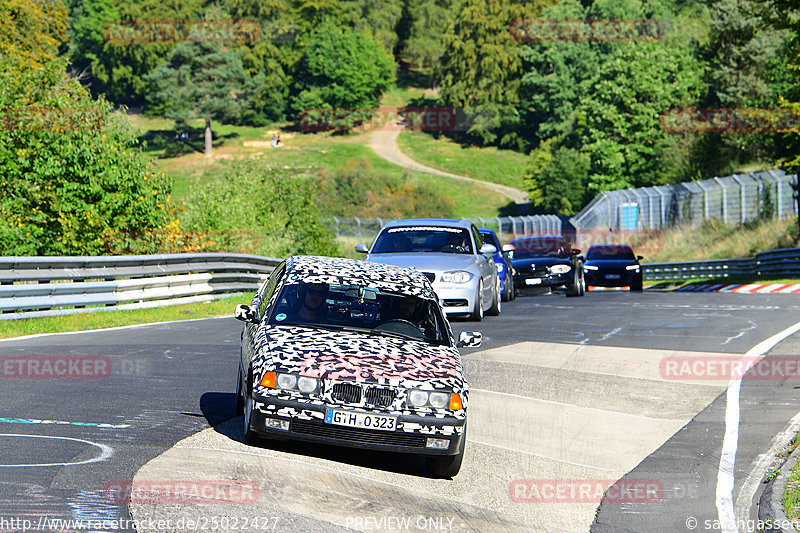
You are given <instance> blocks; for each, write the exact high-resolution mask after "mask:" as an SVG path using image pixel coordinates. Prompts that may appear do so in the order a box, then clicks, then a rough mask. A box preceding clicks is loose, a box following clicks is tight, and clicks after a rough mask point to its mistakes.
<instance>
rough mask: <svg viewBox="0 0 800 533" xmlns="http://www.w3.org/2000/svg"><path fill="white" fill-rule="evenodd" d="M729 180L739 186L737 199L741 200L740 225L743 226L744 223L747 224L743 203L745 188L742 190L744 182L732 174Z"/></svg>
mask: <svg viewBox="0 0 800 533" xmlns="http://www.w3.org/2000/svg"><path fill="white" fill-rule="evenodd" d="M731 178H733V181H735V182H736V183H738V184H739V192H740V194H739V198H740V200H741V210H742V216H741V220H742V224H744V223H745V222H747V203H746V202H745V193H746V191H745V188H744V182H743V181H741V180H740V179H739V176H737V175H736V174H733V175H732V176H731Z"/></svg>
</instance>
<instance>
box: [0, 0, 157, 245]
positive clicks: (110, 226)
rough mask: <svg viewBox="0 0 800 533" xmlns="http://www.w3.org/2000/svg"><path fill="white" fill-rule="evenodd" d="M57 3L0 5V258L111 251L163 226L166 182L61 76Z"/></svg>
mask: <svg viewBox="0 0 800 533" xmlns="http://www.w3.org/2000/svg"><path fill="white" fill-rule="evenodd" d="M59 6H60V7H63V4H60V3H59V2H29V1H27V0H26V1H25V2H20V3H19V4H16V3H11V4H4V7H5V8H9V7H10V9H7V10H4V11H3V8H2V7H0V11H2V13H1V14H0V16H2V19H3V21H4V23H3V24H2V30H0V50H2V51H3V52H2V53H0V86H1V87H3V90H2V91H0V120H1V121H2V127H0V250H2V253H3V254H9V255H51V254H57V255H90V254H98V253H103V252H109V251H110V252H111V253H115V252H118V251H119V250H120V247H119V246H118V245H119V243H120V242H121V241H123V240H125V239H126V236H129V235H131V233H132V232H141V233H146V232H161V231H164V230H165V229H166V228H168V227H169V224H170V222H172V208H171V206H170V202H169V190H170V183H169V180H168V179H166V177H165V176H164V175H163V174H160V173H157V172H155V169H154V167H153V165H152V163H151V162H149V161H148V160H147V159H145V158H144V157H143V156H142V154H141V153H140V152H139V151H138V150H137V149H135V148H134V147H133V144H134V142H135V140H134V135H133V132H132V131H131V130H130V128H128V127H127V123H126V121H125V119H124V117H121V116H117V115H113V114H112V112H111V105H110V104H109V103H108V102H106V101H104V100H102V99H101V100H98V101H95V100H92V98H91V97H90V95H89V93H88V91H86V90H85V89H84V88H83V87H81V85H80V84H79V83H78V82H77V81H75V80H71V79H68V78H67V77H66V75H65V72H66V61H65V60H64V58H60V57H58V56H57V55H56V54H57V49H58V46H59V44H60V43H62V42H63V40H62V36H63V33H62V30H63V28H65V27H66V20H67V19H66V16H67V15H66V10H65V9H60V8H59ZM42 8H46V9H45V11H44V12H42V11H41V9H42ZM9 51H10V53H9ZM153 251H155V250H153Z"/></svg>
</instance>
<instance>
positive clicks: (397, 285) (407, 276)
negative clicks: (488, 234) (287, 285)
mask: <svg viewBox="0 0 800 533" xmlns="http://www.w3.org/2000/svg"><path fill="white" fill-rule="evenodd" d="M286 279H287V281H290V282H291V281H305V282H306V283H338V284H342V285H350V284H360V283H364V282H367V283H369V285H370V286H372V287H377V288H379V289H381V290H385V291H387V292H393V293H397V294H407V295H410V296H419V297H422V298H428V299H436V294H435V293H434V292H433V287H432V286H431V284H430V282H429V281H428V278H426V277H425V275H424V274H422V273H421V272H418V271H416V270H413V269H410V268H404V267H399V266H394V265H387V264H383V263H373V262H368V261H358V260H355V259H345V258H343V257H322V256H313V255H296V256H293V257H290V258H289V259H288V260H287V262H286Z"/></svg>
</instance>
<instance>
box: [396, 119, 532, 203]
mask: <svg viewBox="0 0 800 533" xmlns="http://www.w3.org/2000/svg"><path fill="white" fill-rule="evenodd" d="M397 142H398V144H399V145H400V149H401V150H402V151H403V152H404V153H405V154H406V155H408V156H409V157H410V158H411V159H414V160H415V161H418V162H420V163H422V164H424V165H427V166H429V167H432V168H435V169H438V170H444V171H445V172H451V173H453V174H458V175H460V176H468V177H470V178H475V179H478V180H482V181H491V182H493V183H499V184H501V185H508V186H509V187H514V188H516V189H523V187H522V175H523V173H524V172H525V165H526V163H527V161H528V157H527V156H526V155H525V154H522V153H520V152H514V151H513V150H499V149H497V148H493V147H475V146H466V147H465V146H462V145H460V144H458V143H456V142H453V141H451V140H450V139H448V138H447V137H439V138H438V139H437V138H435V137H433V136H432V135H430V134H428V133H425V132H421V131H408V130H407V131H403V132H402V133H400V137H399V138H398V140H397Z"/></svg>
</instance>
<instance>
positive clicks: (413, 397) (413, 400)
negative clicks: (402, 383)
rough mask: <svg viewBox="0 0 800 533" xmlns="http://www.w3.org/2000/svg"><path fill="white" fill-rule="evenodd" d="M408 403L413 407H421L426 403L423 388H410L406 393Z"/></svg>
mask: <svg viewBox="0 0 800 533" xmlns="http://www.w3.org/2000/svg"><path fill="white" fill-rule="evenodd" d="M408 403H410V404H411V405H413V406H414V407H422V406H423V405H425V404H426V403H428V393H427V392H425V391H424V390H412V391H409V393H408Z"/></svg>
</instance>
